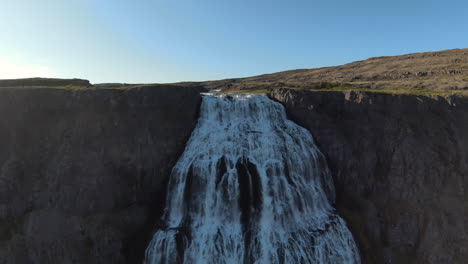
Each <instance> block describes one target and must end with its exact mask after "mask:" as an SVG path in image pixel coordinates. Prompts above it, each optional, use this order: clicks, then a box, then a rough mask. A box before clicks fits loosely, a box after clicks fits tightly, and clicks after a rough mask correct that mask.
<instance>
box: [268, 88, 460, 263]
mask: <svg viewBox="0 0 468 264" xmlns="http://www.w3.org/2000/svg"><path fill="white" fill-rule="evenodd" d="M270 96H271V97H272V98H274V99H276V100H278V101H280V102H282V103H283V104H284V105H285V107H286V109H287V112H288V114H289V117H290V118H291V119H293V120H294V121H296V122H297V123H298V124H300V125H302V126H304V127H306V128H308V129H309V130H310V131H311V133H312V134H313V135H314V137H315V139H316V141H317V144H318V146H319V148H320V149H321V151H322V152H323V153H324V154H325V155H326V157H327V159H328V162H329V166H330V168H331V170H332V175H333V177H334V180H335V185H336V192H337V207H338V209H339V211H340V213H341V215H342V216H343V217H344V218H345V219H346V220H347V222H348V224H349V226H350V228H351V231H352V232H353V233H354V236H355V238H356V239H357V240H358V244H359V247H360V250H361V252H362V255H363V260H364V262H365V263H466V259H467V258H468V235H467V231H468V215H467V212H468V207H467V206H468V192H467V190H468V180H467V178H468V98H467V97H455V96H446V97H442V96H432V97H431V96H415V95H392V94H382V93H368V92H351V91H349V92H311V91H299V90H289V89H277V90H271V94H270Z"/></svg>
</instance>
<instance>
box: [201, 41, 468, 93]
mask: <svg viewBox="0 0 468 264" xmlns="http://www.w3.org/2000/svg"><path fill="white" fill-rule="evenodd" d="M202 84H203V85H204V86H205V87H206V88H208V89H222V90H255V89H266V88H271V87H289V88H301V89H375V90H386V89H390V90H393V89H398V90H402V89H404V90H408V89H410V90H411V89H415V90H439V91H440V90H442V91H443V90H468V49H453V50H444V51H438V52H424V53H413V54H407V55H400V56H387V57H375V58H370V59H367V60H363V61H356V62H352V63H348V64H345V65H341V66H334V67H324V68H317V69H298V70H290V71H284V72H278V73H272V74H264V75H259V76H254V77H248V78H237V79H226V80H219V81H208V82H202Z"/></svg>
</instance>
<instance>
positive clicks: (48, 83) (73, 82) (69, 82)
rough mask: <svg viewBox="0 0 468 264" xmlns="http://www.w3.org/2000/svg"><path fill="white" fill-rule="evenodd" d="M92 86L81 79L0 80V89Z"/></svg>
mask: <svg viewBox="0 0 468 264" xmlns="http://www.w3.org/2000/svg"><path fill="white" fill-rule="evenodd" d="M61 86H75V87H76V86H77V87H91V86H93V85H92V84H91V83H90V82H89V81H88V80H83V79H54V78H26V79H8V80H0V87H61Z"/></svg>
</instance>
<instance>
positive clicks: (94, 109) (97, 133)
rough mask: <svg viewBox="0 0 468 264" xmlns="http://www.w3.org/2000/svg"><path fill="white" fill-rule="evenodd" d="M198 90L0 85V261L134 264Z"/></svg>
mask: <svg viewBox="0 0 468 264" xmlns="http://www.w3.org/2000/svg"><path fill="white" fill-rule="evenodd" d="M200 100H201V97H200V94H199V90H198V89H196V88H184V87H173V86H164V85H159V86H152V87H150V86H148V87H140V88H133V89H128V90H113V89H89V90H67V89H50V88H45V89H42V88H36V89H29V88H21V89H18V88H16V89H15V88H1V89H0V263H6V264H8V263H11V264H13V263H14V264H22V263H140V262H141V261H142V259H143V253H144V249H145V247H146V245H147V242H148V241H149V239H150V238H151V236H152V234H153V228H154V225H155V223H156V220H157V217H158V213H160V210H161V208H160V207H161V202H162V201H163V199H164V188H165V182H164V181H165V180H166V178H167V176H168V175H169V173H170V170H171V168H172V166H173V165H174V164H175V162H176V160H177V158H178V157H179V155H180V154H181V153H182V151H183V148H184V145H185V142H186V140H187V139H188V137H189V136H190V133H191V130H192V128H193V127H194V125H195V122H196V120H197V114H198V109H199V104H200Z"/></svg>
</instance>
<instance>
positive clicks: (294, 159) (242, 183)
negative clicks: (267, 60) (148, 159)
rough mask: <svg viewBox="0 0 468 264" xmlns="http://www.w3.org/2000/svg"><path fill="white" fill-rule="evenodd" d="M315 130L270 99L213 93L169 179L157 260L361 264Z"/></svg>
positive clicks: (155, 244)
mask: <svg viewBox="0 0 468 264" xmlns="http://www.w3.org/2000/svg"><path fill="white" fill-rule="evenodd" d="M333 199H334V188H333V182H332V178H331V177H330V176H329V172H328V168H327V166H326V162H325V161H324V158H323V156H322V154H321V153H320V151H319V150H318V149H317V147H316V146H315V144H314V141H313V139H312V136H311V135H310V133H309V132H308V131H307V130H306V129H304V128H302V127H300V126H298V125H296V124H294V123H293V122H292V121H290V120H288V119H287V118H286V114H285V111H284V108H283V106H282V105H281V104H279V103H276V102H274V101H272V100H270V99H268V98H267V97H266V96H262V95H205V96H204V97H203V103H202V105H201V112H200V118H199V120H198V124H197V126H196V128H195V130H194V131H193V133H192V136H191V138H190V140H189V142H188V144H187V146H186V148H185V152H184V153H183V154H182V156H181V157H180V159H179V161H178V162H177V164H176V165H175V167H174V168H173V170H172V174H171V176H170V179H169V185H168V194H167V198H166V209H165V213H164V216H163V222H164V223H165V224H164V226H161V227H160V229H159V230H158V231H157V232H156V234H155V235H154V237H153V239H152V241H151V243H150V245H149V246H148V248H147V250H146V259H145V263H146V264H159V263H200V264H209V263H233V264H237V263H360V258H359V254H358V250H357V248H356V245H355V243H354V240H353V237H352V235H351V233H350V231H349V230H348V229H347V228H346V225H345V223H344V221H343V220H342V219H341V218H340V217H339V216H337V214H336V213H335V211H334V209H333V207H332V206H331V202H333V201H332V200H333Z"/></svg>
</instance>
